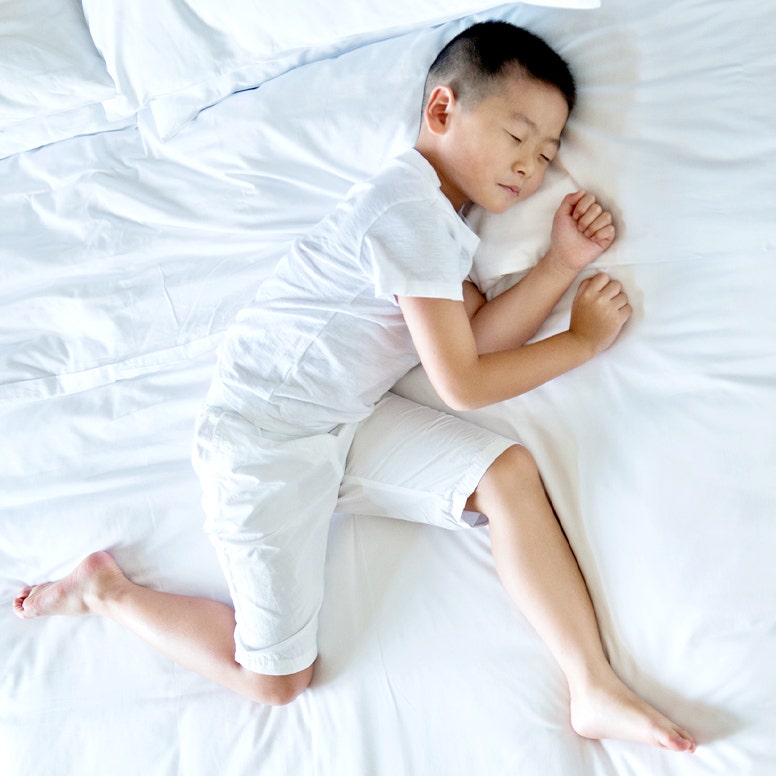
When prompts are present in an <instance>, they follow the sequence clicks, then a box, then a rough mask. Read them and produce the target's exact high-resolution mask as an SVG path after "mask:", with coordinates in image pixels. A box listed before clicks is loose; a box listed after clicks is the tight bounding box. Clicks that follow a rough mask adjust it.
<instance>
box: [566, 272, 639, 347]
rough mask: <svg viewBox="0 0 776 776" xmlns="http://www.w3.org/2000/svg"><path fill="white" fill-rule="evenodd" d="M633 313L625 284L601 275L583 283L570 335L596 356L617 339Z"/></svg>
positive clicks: (579, 291) (574, 308)
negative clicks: (590, 349)
mask: <svg viewBox="0 0 776 776" xmlns="http://www.w3.org/2000/svg"><path fill="white" fill-rule="evenodd" d="M632 312H633V310H632V308H631V306H630V305H629V304H628V297H627V296H626V295H625V293H624V291H623V290H622V285H621V283H620V282H619V281H617V280H611V279H610V278H609V276H608V275H607V274H606V273H604V272H601V273H599V274H598V275H595V276H594V277H592V278H588V279H587V280H583V281H582V283H580V285H579V289H578V290H577V294H576V296H575V297H574V302H573V303H572V306H571V325H570V326H569V332H570V333H571V334H572V335H574V336H575V337H577V338H578V339H579V340H580V341H582V342H583V343H584V344H585V345H586V346H589V347H590V348H592V353H593V355H595V354H596V353H600V352H601V351H602V350H606V348H608V347H609V346H610V345H611V344H612V343H613V342H614V340H615V339H617V335H618V334H619V333H620V330H621V329H622V327H623V326H624V325H625V322H626V321H627V320H628V318H630V316H631V313H632Z"/></svg>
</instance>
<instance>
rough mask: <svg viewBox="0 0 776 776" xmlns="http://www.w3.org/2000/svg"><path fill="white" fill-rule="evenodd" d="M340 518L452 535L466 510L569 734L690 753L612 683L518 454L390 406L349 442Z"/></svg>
mask: <svg viewBox="0 0 776 776" xmlns="http://www.w3.org/2000/svg"><path fill="white" fill-rule="evenodd" d="M339 508H340V509H342V510H343V511H351V512H354V513H357V514H358V513H360V514H371V515H385V516H388V517H398V518H403V519H406V520H412V521H416V522H427V523H431V524H433V525H438V526H442V527H446V528H452V529H455V528H465V527H467V526H468V525H471V522H472V521H470V520H468V519H466V517H465V516H464V515H463V514H462V513H463V510H464V509H468V510H471V511H472V512H480V513H482V514H484V515H487V517H488V521H489V523H490V535H491V543H492V548H493V554H494V557H495V561H496V567H497V570H498V572H499V575H500V576H501V578H502V580H503V583H504V585H505V587H506V589H507V591H508V593H509V594H510V596H511V597H512V599H513V600H514V601H515V602H516V603H517V605H518V606H519V607H520V608H521V609H522V611H523V612H524V614H525V615H526V617H527V618H528V620H529V621H530V622H531V623H532V624H533V625H534V627H535V628H536V630H537V632H538V633H539V635H540V636H541V638H542V639H543V640H544V641H545V642H546V644H547V646H548V647H549V648H550V650H551V652H552V654H553V655H554V656H555V658H556V660H557V661H558V663H559V664H560V666H561V668H562V670H563V671H564V673H565V674H566V676H567V678H568V682H569V687H570V691H571V701H572V708H571V713H572V725H573V726H574V728H575V730H576V731H577V732H578V733H580V734H581V735H583V736H587V737H591V738H625V739H635V740H640V741H647V742H649V743H653V744H658V745H660V746H665V747H668V748H671V749H677V750H689V751H692V750H693V749H694V748H695V745H694V743H693V742H692V739H691V738H690V737H689V735H688V734H687V733H686V732H685V731H683V730H681V729H680V728H678V727H677V726H676V725H674V724H673V723H672V722H671V721H670V720H668V719H666V718H665V717H664V716H663V715H662V714H660V713H659V712H657V711H656V710H655V709H653V708H652V707H651V706H649V705H648V704H647V703H645V702H644V701H643V700H642V699H641V698H639V697H638V696H637V695H635V694H634V693H633V692H631V690H629V689H628V688H627V687H626V686H625V685H624V684H623V683H622V682H621V681H620V680H619V679H618V678H617V676H616V675H615V674H614V672H613V671H612V668H611V666H610V665H609V663H608V661H607V660H606V656H605V655H604V652H603V647H602V644H601V639H600V635H599V632H598V623H597V621H596V617H595V612H594V610H593V605H592V603H591V601H590V596H589V594H588V591H587V586H586V585H585V581H584V579H583V577H582V573H581V572H580V570H579V567H578V565H577V562H576V558H575V557H574V555H573V553H572V551H571V548H570V547H569V544H568V542H567V540H566V537H565V535H564V534H563V531H562V530H561V528H560V525H559V523H558V521H557V519H556V517H555V513H554V512H553V509H552V506H551V505H550V502H549V500H548V498H547V495H546V493H545V491H544V487H543V485H542V482H541V478H540V476H539V472H538V469H537V467H536V464H535V463H534V460H533V457H532V456H531V455H530V453H529V452H528V451H527V450H525V448H523V447H520V446H519V445H516V444H515V443H514V442H513V441H511V440H508V439H506V438H504V437H500V436H499V435H497V434H493V433H491V432H489V431H486V430H485V429H483V428H480V427H479V426H475V425H472V424H471V423H466V422H465V421H463V420H460V419H458V418H456V417H452V416H450V415H447V414H444V413H440V412H436V411H435V410H432V409H430V408H429V407H424V406H422V405H419V404H416V403H414V402H412V401H408V400H407V399H403V398H401V397H398V396H396V395H394V394H388V395H386V397H385V398H384V399H383V400H382V401H381V402H380V403H379V404H378V405H377V407H376V409H375V411H374V413H373V414H372V416H371V417H369V418H367V419H366V420H365V421H363V422H362V423H361V424H360V425H359V427H358V430H357V431H356V436H355V439H354V441H353V445H352V447H351V451H350V456H349V458H348V463H347V468H346V471H345V477H344V479H343V483H342V487H341V489H340V502H339Z"/></svg>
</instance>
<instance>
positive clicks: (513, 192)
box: [499, 183, 520, 197]
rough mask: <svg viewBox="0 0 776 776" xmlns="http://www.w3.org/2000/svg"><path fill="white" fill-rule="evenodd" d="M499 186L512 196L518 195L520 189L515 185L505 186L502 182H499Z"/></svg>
mask: <svg viewBox="0 0 776 776" xmlns="http://www.w3.org/2000/svg"><path fill="white" fill-rule="evenodd" d="M499 186H501V188H502V189H504V191H505V192H506V193H507V194H509V195H510V196H512V197H519V196H520V189H519V188H518V187H517V186H507V185H505V184H503V183H499Z"/></svg>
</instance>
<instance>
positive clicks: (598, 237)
mask: <svg viewBox="0 0 776 776" xmlns="http://www.w3.org/2000/svg"><path fill="white" fill-rule="evenodd" d="M614 238H615V230H614V226H613V225H612V217H611V214H610V213H608V212H607V211H605V210H604V209H603V208H602V207H601V205H599V204H598V203H597V202H596V199H595V197H594V196H593V195H592V194H588V193H586V192H584V191H577V192H575V193H573V194H568V195H567V196H566V197H564V199H563V202H561V205H560V207H559V208H558V211H557V212H556V214H555V218H554V219H553V224H552V236H551V240H550V249H549V251H548V252H547V254H546V255H545V256H544V257H542V258H541V259H540V260H539V262H538V263H537V264H536V265H535V266H534V267H532V268H531V269H530V270H529V272H528V273H527V274H526V275H525V277H524V278H522V279H521V280H520V281H519V282H518V283H517V284H516V285H514V286H513V287H512V288H510V289H509V290H508V291H505V292H504V293H503V294H500V295H499V296H497V297H495V298H493V299H491V300H490V301H489V302H486V301H485V299H484V298H483V297H482V295H481V294H480V293H479V291H477V289H476V288H475V286H474V285H473V284H471V283H469V282H468V281H467V283H465V284H464V286H465V288H464V299H465V302H466V308H467V311H468V312H469V317H470V318H471V325H472V331H473V332H474V337H475V339H476V341H477V348H478V350H479V352H480V353H493V352H496V351H499V350H507V349H510V348H516V347H520V346H521V345H523V344H524V343H525V342H527V341H528V340H529V339H530V338H531V337H533V336H534V334H536V332H537V330H538V329H539V327H540V326H541V325H542V323H544V321H545V320H546V319H547V317H548V316H549V314H550V313H551V312H552V310H553V308H554V307H555V305H556V304H557V303H558V302H559V300H560V298H561V297H562V296H563V294H565V293H566V291H568V289H569V288H570V286H571V284H572V283H573V282H574V279H575V278H576V277H577V275H578V274H579V273H580V271H581V270H583V269H584V268H585V267H586V266H587V265H588V264H590V263H591V262H592V261H594V260H595V259H597V258H598V257H599V256H600V255H601V254H602V253H603V252H604V251H605V250H606V249H607V248H608V247H609V246H610V245H611V244H612V242H614Z"/></svg>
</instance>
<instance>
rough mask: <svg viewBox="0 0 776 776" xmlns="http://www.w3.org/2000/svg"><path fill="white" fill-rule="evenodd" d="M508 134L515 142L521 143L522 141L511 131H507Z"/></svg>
mask: <svg viewBox="0 0 776 776" xmlns="http://www.w3.org/2000/svg"><path fill="white" fill-rule="evenodd" d="M509 136H510V137H511V138H512V140H514V141H515V142H516V143H522V142H523V141H522V140H521V139H520V138H519V137H518V136H517V135H513V134H512V133H511V132H510V133H509Z"/></svg>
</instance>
